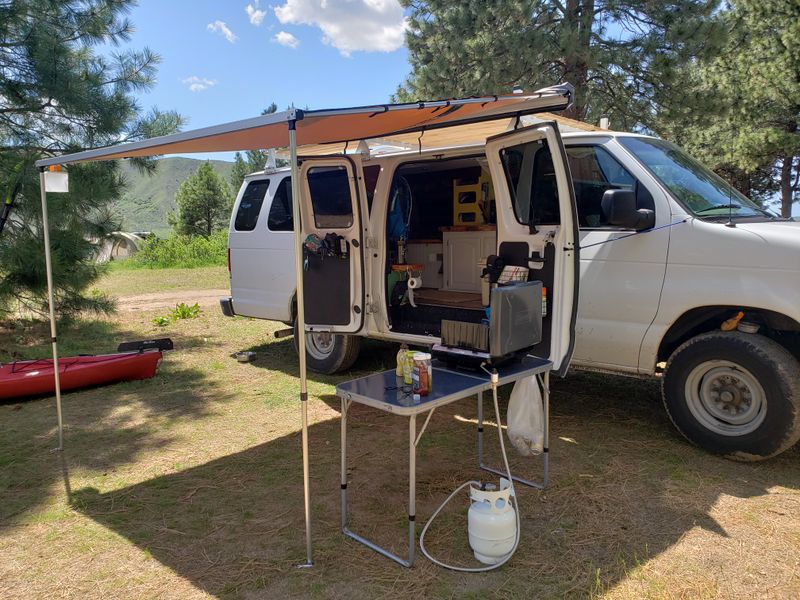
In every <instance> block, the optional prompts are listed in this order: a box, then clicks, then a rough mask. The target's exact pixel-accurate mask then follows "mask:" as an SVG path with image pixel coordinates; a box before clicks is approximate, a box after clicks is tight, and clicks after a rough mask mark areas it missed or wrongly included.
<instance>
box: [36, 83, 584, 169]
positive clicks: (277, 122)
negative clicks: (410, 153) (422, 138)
mask: <svg viewBox="0 0 800 600" xmlns="http://www.w3.org/2000/svg"><path fill="white" fill-rule="evenodd" d="M572 92H573V89H572V86H571V85H569V84H562V85H558V86H554V87H549V88H545V89H542V90H539V91H536V92H531V93H521V94H509V95H505V96H485V97H476V98H462V99H458V100H438V101H433V102H414V103H408V104H380V105H374V106H361V107H355V108H338V109H323V110H305V111H304V110H299V109H292V110H287V111H284V112H280V113H274V114H271V115H262V116H260V117H254V118H251V119H244V120H242V121H233V122H231V123H224V124H221V125H215V126H212V127H205V128H202V129H195V130H193V131H186V132H181V133H176V134H172V135H166V136H161V137H155V138H151V139H148V140H143V141H139V142H131V143H127V144H119V145H116V146H108V147H105V148H97V149H94V150H86V151H83V152H77V153H74V154H65V155H61V156H54V157H51V158H45V159H42V160H39V161H37V162H36V166H38V167H46V166H50V165H66V164H70V163H77V162H86V161H95V160H114V159H120V158H130V157H134V156H153V155H158V154H178V153H180V154H191V153H198V152H232V151H239V150H258V149H269V148H285V147H286V146H288V145H289V133H288V130H289V123H291V122H294V123H295V127H296V135H297V146H298V148H300V150H301V151H302V149H303V147H304V146H311V145H319V144H332V143H337V142H341V143H344V142H347V141H354V140H365V139H372V138H381V137H389V136H395V135H403V134H410V133H412V132H420V131H428V130H434V129H440V128H443V127H452V126H455V125H465V124H470V123H480V122H485V121H496V120H498V119H508V118H510V117H516V116H523V115H529V114H533V113H539V112H544V111H554V110H563V109H564V108H566V107H567V106H569V104H570V102H571V99H572Z"/></svg>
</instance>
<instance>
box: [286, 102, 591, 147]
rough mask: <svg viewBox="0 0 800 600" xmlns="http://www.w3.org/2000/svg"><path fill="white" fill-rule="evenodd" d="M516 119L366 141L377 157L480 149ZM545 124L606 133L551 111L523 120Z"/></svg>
mask: <svg viewBox="0 0 800 600" xmlns="http://www.w3.org/2000/svg"><path fill="white" fill-rule="evenodd" d="M516 121H517V120H516V118H515V117H512V118H510V119H509V118H508V117H503V118H502V119H494V120H491V121H481V122H480V123H468V124H466V125H454V126H452V127H447V128H440V129H435V130H433V131H426V132H425V133H424V134H422V135H420V133H421V132H419V131H417V132H413V133H401V134H394V135H387V136H384V137H380V138H371V139H368V140H366V142H367V145H368V146H369V148H370V152H371V153H372V154H373V155H375V156H378V155H381V154H390V153H394V152H403V151H408V150H423V151H424V150H437V149H440V148H455V147H463V146H477V145H481V144H483V143H484V142H485V141H486V139H487V138H490V137H492V136H495V135H498V134H500V133H503V132H504V131H508V130H510V129H513V128H514V127H515V126H516V125H517V123H516ZM544 121H555V122H556V123H558V128H559V130H560V131H561V132H562V133H564V132H580V131H604V130H603V129H601V128H600V127H597V126H595V125H591V124H589V123H584V122H583V121H576V120H575V119H568V118H566V117H562V116H561V115H556V114H553V113H549V112H543V113H536V114H535V115H529V116H525V117H522V119H521V120H520V125H521V126H523V127H529V126H531V125H536V124H537V123H542V122H544ZM356 149H357V146H356V145H355V144H353V143H352V142H349V143H348V142H337V143H335V144H313V145H306V146H303V148H302V153H303V156H321V155H325V154H342V153H344V152H354V151H356ZM278 156H280V157H282V158H288V156H289V153H288V151H287V150H281V151H280V152H279V153H278Z"/></svg>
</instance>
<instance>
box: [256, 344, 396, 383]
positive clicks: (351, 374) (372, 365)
mask: <svg viewBox="0 0 800 600" xmlns="http://www.w3.org/2000/svg"><path fill="white" fill-rule="evenodd" d="M246 350H248V351H252V352H255V353H256V360H254V361H253V362H252V363H250V364H251V365H253V366H254V367H259V368H262V369H269V370H270V371H279V372H281V373H284V374H286V375H289V376H291V377H299V376H300V366H299V364H298V361H297V353H296V352H295V350H294V340H293V339H292V338H291V337H289V338H283V339H281V340H268V341H266V342H264V343H263V344H258V345H256V346H251V347H250V348H246ZM396 360H397V344H390V343H388V342H381V341H378V340H371V339H366V338H365V339H363V340H362V344H361V352H360V354H359V357H358V360H357V361H356V362H355V364H354V365H353V366H352V367H351V368H350V370H348V371H344V372H341V373H336V374H335V375H323V374H321V373H315V372H314V371H312V370H310V369H309V370H308V379H309V381H314V382H316V383H325V384H331V385H336V384H337V383H341V382H342V381H348V380H349V379H354V378H356V377H362V376H364V375H369V374H370V373H374V372H376V371H383V370H386V369H393V368H394V367H395V364H396Z"/></svg>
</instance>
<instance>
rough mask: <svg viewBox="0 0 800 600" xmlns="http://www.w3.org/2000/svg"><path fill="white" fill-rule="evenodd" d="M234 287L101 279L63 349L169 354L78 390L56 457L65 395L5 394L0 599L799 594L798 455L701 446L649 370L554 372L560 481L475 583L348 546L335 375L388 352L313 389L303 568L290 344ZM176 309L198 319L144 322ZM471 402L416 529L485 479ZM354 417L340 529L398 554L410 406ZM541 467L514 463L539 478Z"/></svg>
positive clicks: (446, 531)
mask: <svg viewBox="0 0 800 600" xmlns="http://www.w3.org/2000/svg"><path fill="white" fill-rule="evenodd" d="M225 281H226V279H225V272H224V268H223V269H201V270H191V271H181V270H172V271H168V272H165V271H119V272H113V273H112V274H111V275H110V276H109V278H108V279H107V280H105V281H103V282H102V284H101V286H100V287H102V289H103V290H105V291H110V292H112V293H115V294H117V295H119V296H120V297H121V302H120V311H119V312H118V314H117V315H116V316H114V317H109V318H106V319H101V320H94V321H90V320H87V321H77V322H73V323H71V324H64V325H63V326H62V329H61V332H60V336H59V339H60V340H61V342H62V347H63V349H64V351H65V353H72V354H74V353H81V352H100V351H105V350H113V349H114V348H115V347H116V345H117V344H118V343H119V342H120V341H123V340H132V339H143V338H152V337H155V336H158V337H161V336H164V335H168V336H170V337H172V338H173V340H174V341H175V347H176V349H175V351H173V352H171V353H168V354H167V355H166V356H165V358H164V360H163V362H162V364H161V367H160V369H159V373H158V375H157V376H156V377H155V378H154V379H151V380H148V381H142V382H134V383H125V384H119V385H116V386H111V387H105V388H100V389H95V390H90V391H83V392H77V393H71V394H66V395H65V396H64V419H65V422H66V434H65V451H64V452H63V454H62V453H54V452H52V449H53V448H54V446H55V445H56V419H55V407H54V401H53V399H52V398H45V399H38V400H30V401H26V402H20V403H6V404H0V428H1V430H2V432H3V433H2V436H0V597H2V598H38V597H54V596H55V597H67V598H105V597H109V596H117V597H124V598H153V597H158V598H206V597H223V598H278V597H280V598H285V597H289V598H307V597H310V598H342V599H351V598H356V599H359V598H422V597H426V598H453V597H458V598H493V597H496V598H501V597H502V598H526V599H527V598H548V597H562V596H567V597H586V596H592V597H602V598H624V599H628V598H674V597H679V598H680V597H682V598H698V597H700V598H704V597H706V598H712V597H713V598H718V597H724V598H752V597H759V598H761V597H768V598H769V597H772V598H796V597H798V596H800V519H798V513H799V512H800V462H799V461H798V459H800V450H799V449H798V448H794V449H792V450H790V451H789V452H786V453H785V454H783V455H781V456H779V457H778V458H776V459H773V460H771V461H768V462H764V463H760V464H740V463H734V462H730V461H727V460H723V459H719V458H715V457H712V456H709V455H708V454H705V453H704V452H702V451H700V450H698V449H696V448H693V447H692V446H690V445H689V444H688V443H687V442H685V441H684V440H683V439H682V438H681V437H680V436H679V435H678V434H677V433H675V431H674V430H673V429H672V428H671V426H670V424H669V420H668V419H667V417H666V416H665V414H664V411H663V409H662V406H661V401H660V391H659V385H658V382H656V381H643V380H636V379H625V378H618V377H610V376H602V375H597V374H590V373H571V374H570V375H569V376H568V378H567V379H566V380H564V381H557V382H555V383H554V394H553V416H552V432H553V437H554V439H553V443H552V461H551V465H552V483H551V486H550V487H549V489H547V490H546V491H544V492H536V491H531V490H528V489H524V490H521V491H520V505H521V506H520V509H521V514H522V524H523V529H522V540H521V544H520V548H519V551H518V552H517V554H516V555H515V557H514V558H513V559H512V560H511V562H510V563H509V564H508V565H507V566H506V567H504V568H502V569H500V570H499V571H497V572H494V573H490V574H484V575H469V576H467V575H462V574H456V573H452V572H448V571H444V570H441V569H439V568H436V567H434V566H432V565H431V564H430V563H429V562H427V561H426V560H425V559H424V558H421V559H419V560H418V563H417V566H415V567H414V569H411V570H408V569H404V568H402V567H399V566H398V565H395V564H394V563H391V562H390V561H388V560H386V559H384V558H382V557H380V556H378V555H377V554H375V553H374V552H372V551H370V550H369V549H367V548H365V547H363V546H361V545H360V544H358V543H357V542H354V541H352V540H349V539H346V538H344V537H343V536H342V535H341V533H340V532H339V530H338V522H339V482H338V466H339V453H338V441H339V420H338V414H339V413H338V408H339V405H338V402H337V401H336V399H335V397H334V389H333V386H334V384H335V383H336V382H338V381H341V380H344V379H347V378H350V377H353V376H355V375H360V374H365V373H367V372H370V371H373V370H376V369H380V368H386V367H389V366H391V365H392V362H393V360H394V352H395V349H393V348H392V347H391V346H385V345H381V344H377V343H372V342H371V343H369V344H368V346H367V349H366V351H365V352H363V353H362V358H361V359H360V360H359V362H358V363H357V364H356V367H355V370H354V371H353V372H351V373H347V374H344V375H342V376H340V377H319V376H313V377H312V381H311V382H310V389H309V392H310V396H311V397H310V417H311V422H312V425H311V430H310V439H311V465H312V466H311V483H312V487H313V503H312V508H313V515H314V544H315V545H314V548H315V552H316V554H315V562H316V564H315V566H314V567H313V568H312V569H298V568H296V565H297V564H298V563H300V562H302V560H303V559H304V557H305V546H304V536H303V508H302V507H303V505H302V472H301V463H300V438H299V407H298V401H297V379H296V375H297V366H296V365H297V363H296V358H295V355H294V354H293V351H292V342H291V340H290V339H288V340H287V339H283V340H275V339H274V338H272V336H271V332H272V331H274V329H276V328H277V327H278V326H276V325H272V324H269V323H264V322H260V321H255V320H249V319H244V318H236V319H228V318H225V317H223V316H222V315H221V313H220V311H219V308H218V306H217V305H216V303H215V300H214V298H215V295H216V292H213V290H214V289H218V288H224V285H225ZM209 290H212V291H209ZM134 295H135V296H137V297H138V300H132V299H131V297H132V296H134ZM145 300H146V301H145ZM176 302H186V303H188V304H192V303H194V302H199V303H200V305H201V306H202V309H203V312H202V313H201V315H200V316H199V317H198V318H197V319H192V320H182V321H177V322H174V323H171V324H169V325H167V326H166V327H157V326H156V325H154V324H153V322H152V319H153V318H154V317H156V316H160V315H165V314H167V312H168V310H167V308H168V306H170V305H172V304H174V303H176ZM137 306H138V307H139V308H140V309H139V310H133V309H134V308H136V307H137ZM281 327H282V326H281ZM47 335H48V334H47V330H46V327H45V326H43V325H42V324H37V323H30V322H25V323H15V324H13V325H12V324H8V323H6V324H0V361H6V360H9V357H20V356H46V355H47V354H48V352H49V346H48V345H47V343H46V341H47ZM237 350H253V351H255V352H256V353H257V358H256V360H255V362H253V363H250V364H240V363H238V362H236V361H235V360H234V359H232V358H230V354H231V353H232V352H235V351H237ZM507 393H508V391H507V390H506V391H505V394H507ZM475 410H476V407H475V406H474V405H473V403H472V402H468V401H464V402H461V403H457V404H455V405H451V406H450V407H448V408H446V409H444V410H439V411H437V413H436V414H435V415H434V417H433V419H432V422H431V425H430V426H429V432H428V433H426V434H425V437H424V438H423V439H422V443H421V445H420V451H419V454H418V510H417V515H418V523H419V526H420V527H421V526H422V524H423V523H424V521H425V520H426V519H427V517H428V516H429V515H430V514H431V512H432V511H433V510H434V509H435V508H436V507H437V506H438V505H439V503H440V502H441V501H442V500H443V499H444V498H445V497H446V495H447V494H448V493H449V492H450V490H452V489H453V488H455V487H456V485H457V484H458V483H460V482H461V481H463V480H466V479H469V478H473V477H478V476H480V472H478V471H476V469H475V437H474V428H475V425H474V421H475ZM485 410H486V411H487V414H489V411H490V410H491V407H490V404H489V402H488V398H487V404H486V406H485ZM352 415H353V418H352V422H351V424H352V427H351V429H350V438H349V439H350V457H351V462H350V480H351V482H352V483H351V490H352V497H351V502H352V510H351V523H352V525H353V527H354V528H355V529H356V530H357V531H359V532H361V533H364V534H367V535H370V536H373V537H374V538H375V539H376V540H378V541H379V542H382V543H385V544H387V545H390V546H392V547H393V548H395V549H396V550H397V551H398V552H399V551H402V550H403V549H404V544H405V529H404V525H405V522H406V517H405V516H404V515H405V499H406V491H405V476H404V474H405V469H406V458H405V456H406V454H405V448H406V446H405V443H406V439H405V432H406V429H405V421H404V420H400V419H399V418H398V417H392V416H389V415H384V414H380V413H377V412H376V411H373V410H370V409H366V408H363V407H359V406H356V407H355V408H354V409H353V412H352ZM488 432H489V433H488V435H489V437H488V438H487V440H488V441H489V444H488V445H489V447H490V449H491V450H492V452H493V453H494V461H495V462H499V461H498V456H497V452H496V448H497V441H496V437H494V436H495V435H496V429H494V428H492V427H489V428H488ZM537 466H538V463H536V461H535V460H531V459H520V458H518V457H515V458H514V460H513V462H512V469H515V470H517V471H519V472H523V473H528V474H531V475H534V474H535V473H536V472H537V471H536V469H537ZM465 508H466V505H465V503H463V502H462V503H461V504H460V505H457V506H454V507H453V508H452V509H450V510H448V511H447V512H446V513H445V514H444V515H443V516H442V517H440V521H439V522H437V524H436V525H435V526H434V527H433V528H432V529H431V531H430V533H429V538H430V547H431V550H432V551H434V552H435V553H436V554H437V555H439V556H441V557H442V558H445V559H447V560H450V561H459V560H463V561H468V560H469V551H468V548H467V542H466V531H465V529H466V517H465V515H466V510H465Z"/></svg>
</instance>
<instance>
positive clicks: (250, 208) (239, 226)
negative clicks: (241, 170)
mask: <svg viewBox="0 0 800 600" xmlns="http://www.w3.org/2000/svg"><path fill="white" fill-rule="evenodd" d="M267 188H269V179H261V180H259V181H251V182H250V183H248V184H247V188H245V190H244V194H242V200H241V202H239V209H238V210H237V211H236V219H235V220H234V221H233V228H234V229H235V230H236V231H253V229H255V228H256V223H258V215H259V213H260V212H261V205H262V204H264V196H266V194H267Z"/></svg>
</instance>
